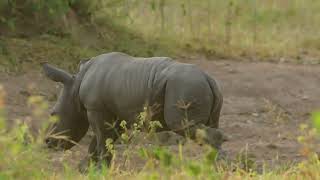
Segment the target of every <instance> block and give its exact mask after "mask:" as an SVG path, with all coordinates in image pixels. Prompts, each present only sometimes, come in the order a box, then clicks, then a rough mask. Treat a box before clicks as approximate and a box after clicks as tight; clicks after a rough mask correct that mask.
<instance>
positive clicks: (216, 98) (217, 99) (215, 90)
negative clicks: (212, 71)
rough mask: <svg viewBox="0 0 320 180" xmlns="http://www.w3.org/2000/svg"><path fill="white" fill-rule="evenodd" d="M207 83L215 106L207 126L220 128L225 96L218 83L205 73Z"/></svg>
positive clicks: (212, 108)
mask: <svg viewBox="0 0 320 180" xmlns="http://www.w3.org/2000/svg"><path fill="white" fill-rule="evenodd" d="M205 76H206V78H207V81H208V83H209V86H210V88H211V91H212V95H213V105H212V106H211V113H210V117H209V121H208V123H207V125H208V126H209V127H212V128H219V118H220V112H221V108H222V104H223V96H222V93H221V90H220V87H219V85H218V83H217V82H216V81H215V80H214V79H212V78H211V77H210V76H209V75H208V74H206V73H205Z"/></svg>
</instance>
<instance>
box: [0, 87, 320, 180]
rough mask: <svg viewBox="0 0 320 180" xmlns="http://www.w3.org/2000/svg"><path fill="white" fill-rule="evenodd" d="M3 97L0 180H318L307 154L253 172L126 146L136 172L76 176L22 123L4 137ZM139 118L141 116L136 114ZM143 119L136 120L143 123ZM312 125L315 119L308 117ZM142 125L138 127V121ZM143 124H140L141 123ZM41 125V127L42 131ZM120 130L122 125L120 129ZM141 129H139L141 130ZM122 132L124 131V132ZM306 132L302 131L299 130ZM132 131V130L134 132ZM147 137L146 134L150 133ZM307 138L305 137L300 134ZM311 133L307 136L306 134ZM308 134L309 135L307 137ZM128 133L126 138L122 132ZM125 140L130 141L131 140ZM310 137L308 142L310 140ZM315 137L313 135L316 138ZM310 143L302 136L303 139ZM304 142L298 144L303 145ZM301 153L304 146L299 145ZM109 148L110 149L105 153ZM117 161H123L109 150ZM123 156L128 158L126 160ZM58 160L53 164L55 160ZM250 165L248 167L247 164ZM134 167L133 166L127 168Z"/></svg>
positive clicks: (0, 106) (315, 163)
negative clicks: (138, 161)
mask: <svg viewBox="0 0 320 180" xmlns="http://www.w3.org/2000/svg"><path fill="white" fill-rule="evenodd" d="M4 97H5V93H4V91H3V89H2V88H0V113H1V114H0V179H1V180H2V179H3V180H6V179H110V178H111V179H128V178H130V179H270V180H271V179H272V180H274V179H318V178H320V172H319V168H320V159H319V157H318V156H317V155H316V154H315V153H313V152H309V154H308V160H305V161H303V162H300V163H298V164H295V165H291V166H283V168H281V167H280V168H278V169H274V170H272V169H269V170H268V169H263V171H260V172H258V171H256V170H255V168H254V162H251V160H249V159H248V158H246V157H245V156H242V158H239V160H238V161H236V162H233V163H232V164H228V163H225V162H223V161H221V162H220V163H215V159H216V151H215V150H213V149H210V148H206V150H205V152H204V155H203V156H201V158H199V159H198V160H191V159H190V157H187V156H185V155H184V153H183V148H184V147H183V146H182V145H180V146H179V150H178V152H177V153H175V152H172V151H170V150H169V149H168V148H167V147H158V146H151V147H145V146H137V145H133V146H134V147H135V148H134V147H132V146H131V144H128V145H127V146H126V147H125V148H127V149H126V150H125V152H129V153H132V152H133V151H132V150H133V149H136V148H137V147H138V150H137V153H138V154H139V156H140V157H141V158H142V159H144V162H145V163H144V165H143V168H142V169H141V170H135V169H128V168H127V169H123V168H121V164H117V163H119V162H117V161H116V162H113V163H112V164H111V167H110V168H107V167H102V169H99V170H98V169H96V168H95V167H94V166H90V168H89V171H88V173H87V174H81V173H79V172H78V171H77V169H76V168H75V167H74V165H72V163H71V159H70V156H69V155H70V152H68V151H66V152H65V153H63V155H61V154H60V155H58V154H57V153H54V152H52V151H50V150H48V149H46V148H44V146H43V137H44V136H45V134H44V131H40V132H39V134H38V136H33V135H31V133H30V132H29V129H28V126H27V124H26V123H20V124H17V125H16V126H15V127H14V128H13V129H11V130H10V131H7V130H6V125H5V122H6V121H5V116H4V111H5V102H4V101H3V99H4ZM28 104H29V106H30V107H32V109H31V111H32V118H39V117H42V118H43V117H44V116H43V115H44V114H43V112H44V111H46V109H47V103H46V102H45V101H43V100H42V98H40V97H30V99H29V101H28ZM142 115H143V114H142ZM143 117H145V116H141V118H143ZM314 118H315V120H314V121H315V122H317V121H318V120H319V119H318V115H317V114H315V116H314ZM141 122H142V121H141ZM143 122H146V121H143ZM46 124H47V123H44V125H43V127H44V128H45V127H46ZM122 125H123V126H125V124H123V123H122ZM141 126H142V124H141ZM124 128H125V127H124ZM301 128H302V129H303V130H306V127H305V126H303V127H301ZM136 130H137V129H135V131H136ZM150 132H152V130H151V131H150ZM306 132H307V131H306ZM310 132H311V131H310ZM312 132H313V131H312ZM128 133H129V132H128ZM131 135H134V133H133V134H131ZM314 135H315V134H313V135H312V136H314ZM318 135H319V134H318ZM308 138H311V135H310V133H306V136H305V137H304V139H308ZM307 142H309V141H304V143H307ZM304 145H305V146H306V147H307V146H308V144H304ZM106 148H110V146H108V147H106ZM113 153H115V154H116V157H117V156H124V154H122V153H120V152H119V153H118V151H117V149H114V150H113ZM126 155H128V154H126ZM57 159H58V160H57ZM248 162H250V164H249V163H248ZM132 163H134V162H132Z"/></svg>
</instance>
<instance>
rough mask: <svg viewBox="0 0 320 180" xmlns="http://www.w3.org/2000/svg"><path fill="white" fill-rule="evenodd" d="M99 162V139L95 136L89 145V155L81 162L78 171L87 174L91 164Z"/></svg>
mask: <svg viewBox="0 0 320 180" xmlns="http://www.w3.org/2000/svg"><path fill="white" fill-rule="evenodd" d="M97 161H98V159H97V138H96V136H93V137H92V139H91V142H90V145H89V149H88V155H87V156H86V157H85V158H83V159H82V160H81V161H80V163H79V165H78V169H79V171H80V172H82V173H86V172H87V170H88V167H89V166H90V162H97Z"/></svg>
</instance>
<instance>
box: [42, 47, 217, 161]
mask: <svg viewBox="0 0 320 180" xmlns="http://www.w3.org/2000/svg"><path fill="white" fill-rule="evenodd" d="M43 69H44V72H45V74H46V75H47V77H49V78H50V79H51V80H53V81H55V82H61V83H62V84H63V85H64V86H63V89H62V90H61V92H60V95H59V97H58V100H57V102H56V104H55V106H54V108H53V110H52V113H51V114H52V115H56V116H58V117H59V121H58V122H56V123H55V124H53V125H52V126H51V128H50V132H51V133H52V134H59V135H64V136H66V137H68V138H69V139H68V140H65V139H55V138H53V137H48V138H47V139H46V144H47V145H48V147H51V148H53V147H54V148H56V147H60V148H62V149H69V148H71V147H72V146H73V145H74V143H73V142H79V141H80V140H81V138H82V137H83V136H84V135H85V134H86V132H87V131H88V127H89V125H90V126H91V128H92V130H93V132H94V135H95V136H94V138H93V139H92V141H91V144H90V146H89V150H88V151H89V155H88V157H89V158H90V159H91V160H93V161H94V162H97V163H98V164H99V163H102V162H106V163H109V162H110V160H111V158H112V156H111V154H110V153H108V152H107V150H106V147H105V146H106V139H107V138H111V139H114V140H115V139H116V138H117V135H118V134H120V133H121V128H120V127H119V126H120V122H119V121H117V120H126V121H127V123H128V124H133V123H134V121H135V120H136V117H137V114H138V113H140V112H142V111H143V107H144V105H145V104H146V103H148V104H149V105H154V104H157V105H158V107H159V108H158V110H157V111H156V112H155V113H153V118H152V119H155V120H158V121H160V122H161V124H162V126H163V127H162V128H161V129H160V131H161V130H172V131H174V132H176V133H178V134H181V135H185V132H186V130H188V132H190V134H189V135H190V137H191V138H196V132H197V129H202V130H204V131H205V132H207V133H206V134H207V135H206V138H203V140H204V141H205V143H208V144H209V145H212V146H213V147H215V148H217V149H220V146H221V144H222V142H223V135H222V133H221V132H220V130H218V125H219V116H220V111H221V106H222V102H223V98H222V95H221V92H220V89H219V87H218V85H217V83H216V82H215V80H214V79H212V78H211V77H209V76H208V75H207V74H206V73H205V72H203V71H202V70H200V69H199V68H198V67H197V66H195V65H192V64H185V63H179V62H176V61H173V60H172V59H170V58H167V57H152V58H137V57H131V56H129V55H127V54H124V53H118V52H112V53H107V54H102V55H99V56H96V57H93V58H91V59H90V60H88V61H86V62H81V65H80V70H79V72H78V73H77V74H75V75H71V74H69V73H67V72H65V71H63V70H61V69H58V68H55V67H53V66H51V65H49V64H43ZM110 124H113V127H112V128H110V126H108V125H110Z"/></svg>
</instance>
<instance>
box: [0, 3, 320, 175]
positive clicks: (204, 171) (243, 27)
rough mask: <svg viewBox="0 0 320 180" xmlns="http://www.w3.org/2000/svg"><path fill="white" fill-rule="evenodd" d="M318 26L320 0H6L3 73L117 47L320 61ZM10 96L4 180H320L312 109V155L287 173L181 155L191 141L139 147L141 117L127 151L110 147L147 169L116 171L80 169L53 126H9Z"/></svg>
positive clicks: (71, 65)
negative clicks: (48, 130) (53, 135)
mask: <svg viewBox="0 0 320 180" xmlns="http://www.w3.org/2000/svg"><path fill="white" fill-rule="evenodd" d="M319 29H320V1H316V0H292V1H288V0H260V1H258V0H226V1H223V0H198V1H195V0H194V1H192V0H0V72H3V71H5V72H12V71H15V72H21V71H25V70H33V69H35V67H38V66H35V64H37V65H38V64H39V62H43V61H48V62H51V63H54V64H57V65H59V66H60V67H63V66H64V67H65V68H67V69H69V70H73V71H74V70H75V68H76V66H77V64H78V62H79V60H81V59H85V58H89V57H92V56H95V55H98V54H101V53H105V52H110V51H122V52H126V53H129V54H131V55H134V56H176V57H179V58H189V55H196V57H199V56H202V55H205V56H206V57H207V58H208V59H209V58H230V59H237V60H239V59H251V60H273V61H280V62H282V61H289V62H296V63H315V64H316V63H319V62H320V61H319V59H320V58H319V57H320V31H319ZM4 96H5V94H4V91H3V89H2V88H0V180H2V179H110V177H112V178H113V179H127V178H129V177H130V178H132V179H318V178H320V171H319V169H320V160H319V156H318V155H317V154H316V153H315V152H317V149H316V148H317V147H315V146H314V141H315V139H316V138H318V137H319V132H320V114H319V113H314V114H313V116H312V123H313V125H314V126H313V127H314V128H313V127H309V126H308V125H304V124H303V125H301V127H300V130H301V134H302V135H301V136H300V137H298V139H297V140H298V141H299V143H300V144H301V146H302V149H301V154H303V155H304V156H306V157H307V159H308V160H306V161H302V162H300V163H299V164H295V165H293V166H290V167H283V168H281V169H280V170H274V169H273V170H268V169H263V170H262V171H259V170H258V169H257V168H256V167H255V162H254V161H253V160H250V159H248V157H247V156H245V155H239V157H238V162H233V163H232V164H230V163H227V162H224V161H222V162H220V163H216V161H215V158H216V152H215V151H214V150H212V149H210V148H208V149H206V153H205V154H204V155H203V157H202V158H200V159H198V160H197V161H195V160H190V159H189V157H186V156H185V155H184V154H183V153H182V152H183V151H182V148H183V147H182V146H179V151H178V152H172V151H170V150H169V149H167V148H163V147H158V146H151V147H148V148H147V147H144V146H139V145H136V144H134V143H132V142H131V141H130V139H131V138H133V137H134V136H136V135H137V134H138V132H140V131H142V130H143V128H144V127H143V126H142V125H141V124H137V125H136V126H135V128H134V129H133V132H131V131H129V130H127V129H126V127H125V123H122V125H123V128H124V129H125V133H124V134H122V136H121V137H122V141H123V143H124V144H125V146H124V148H125V150H124V151H123V153H121V154H118V153H119V152H118V150H117V148H115V147H114V146H113V144H112V143H113V142H108V143H107V144H108V146H107V147H106V148H108V149H109V150H112V152H113V153H115V154H116V157H119V156H122V157H124V158H125V163H129V161H130V153H132V151H131V150H132V149H139V150H138V154H139V155H140V157H141V158H142V159H144V165H143V167H142V170H132V169H122V168H119V167H120V166H121V165H119V164H116V163H115V162H114V163H112V166H111V167H110V168H106V167H103V168H102V169H101V170H97V169H95V167H93V166H92V167H90V168H89V171H88V173H87V174H80V173H79V172H78V171H77V169H76V168H75V167H74V165H73V164H70V161H68V160H67V159H68V153H69V152H65V153H64V154H65V155H63V156H59V158H60V159H59V161H57V160H56V159H55V158H56V157H55V156H57V154H56V153H53V152H51V151H49V150H47V149H46V148H43V143H42V142H43V141H42V139H43V137H44V136H45V134H44V131H40V132H39V135H38V136H37V137H35V136H33V135H32V133H31V132H30V131H29V128H28V126H27V124H25V123H20V124H17V125H16V126H15V127H14V128H13V129H11V130H7V129H6V123H5V122H6V117H5V113H4V112H5V102H4ZM29 105H30V107H32V110H33V111H32V112H33V113H32V114H33V116H34V117H30V118H31V119H32V118H35V119H43V118H45V117H44V113H42V112H43V111H46V110H47V109H46V107H47V104H46V102H43V100H42V99H41V98H39V97H32V98H31V99H30V100H29ZM142 115H143V114H142ZM46 118H47V117H46ZM141 118H142V120H143V119H146V116H145V115H144V116H141ZM29 120H30V119H29ZM26 121H27V120H26ZM26 121H24V122H26ZM142 122H143V121H142ZM157 126H160V125H159V124H157V123H155V124H150V126H149V127H148V128H147V129H146V131H147V132H148V134H149V135H150V134H152V133H153V132H154V128H156V127H157ZM45 127H46V124H44V125H43V128H42V129H45ZM78 160H79V161H80V159H78Z"/></svg>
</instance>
